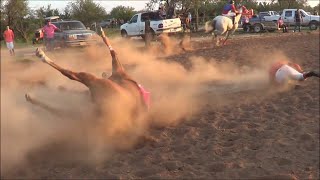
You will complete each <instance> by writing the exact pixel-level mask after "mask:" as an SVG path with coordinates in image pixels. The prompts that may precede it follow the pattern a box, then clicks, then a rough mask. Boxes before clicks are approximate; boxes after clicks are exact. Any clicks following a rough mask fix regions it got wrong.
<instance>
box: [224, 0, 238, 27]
mask: <svg viewBox="0 0 320 180" xmlns="http://www.w3.org/2000/svg"><path fill="white" fill-rule="evenodd" d="M237 13H239V12H238V11H237V9H236V7H235V5H234V0H229V3H228V4H226V5H225V6H224V7H223V11H222V16H228V17H231V19H232V23H233V24H235V22H234V18H235V16H236V14H237Z"/></svg>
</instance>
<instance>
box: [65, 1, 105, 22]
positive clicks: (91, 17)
mask: <svg viewBox="0 0 320 180" xmlns="http://www.w3.org/2000/svg"><path fill="white" fill-rule="evenodd" d="M69 5H70V13H71V17H72V18H74V19H77V20H80V21H82V23H83V24H84V25H86V26H90V24H92V23H93V22H98V21H101V20H103V19H104V17H105V16H106V14H107V13H106V11H105V9H104V8H103V7H101V6H100V5H99V4H96V3H94V2H93V0H77V1H76V2H71V3H70V4H69Z"/></svg>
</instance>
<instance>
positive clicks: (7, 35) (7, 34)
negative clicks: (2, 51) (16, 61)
mask: <svg viewBox="0 0 320 180" xmlns="http://www.w3.org/2000/svg"><path fill="white" fill-rule="evenodd" d="M3 37H4V40H5V41H6V44H7V48H8V49H9V52H10V55H11V56H14V45H13V41H14V33H13V31H12V30H11V29H10V27H9V26H7V30H5V31H4V32H3Z"/></svg>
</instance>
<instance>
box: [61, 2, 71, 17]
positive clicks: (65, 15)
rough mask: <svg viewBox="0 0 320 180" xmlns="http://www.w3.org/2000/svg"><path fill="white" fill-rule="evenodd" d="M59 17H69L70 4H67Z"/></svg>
mask: <svg viewBox="0 0 320 180" xmlns="http://www.w3.org/2000/svg"><path fill="white" fill-rule="evenodd" d="M60 17H61V18H62V19H71V7H70V5H67V6H66V7H65V8H64V10H63V13H62V14H60Z"/></svg>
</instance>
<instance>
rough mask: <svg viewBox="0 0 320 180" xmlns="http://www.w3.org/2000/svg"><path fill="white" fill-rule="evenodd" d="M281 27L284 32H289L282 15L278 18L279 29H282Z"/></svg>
mask: <svg viewBox="0 0 320 180" xmlns="http://www.w3.org/2000/svg"><path fill="white" fill-rule="evenodd" d="M280 28H282V32H283V33H286V32H288V29H287V26H286V25H285V24H284V22H283V19H282V17H279V20H278V29H279V30H280Z"/></svg>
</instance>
